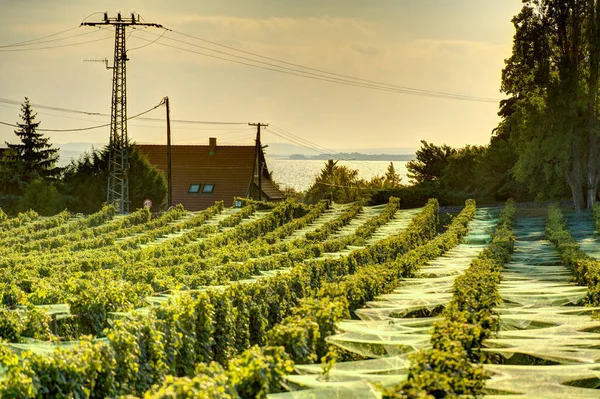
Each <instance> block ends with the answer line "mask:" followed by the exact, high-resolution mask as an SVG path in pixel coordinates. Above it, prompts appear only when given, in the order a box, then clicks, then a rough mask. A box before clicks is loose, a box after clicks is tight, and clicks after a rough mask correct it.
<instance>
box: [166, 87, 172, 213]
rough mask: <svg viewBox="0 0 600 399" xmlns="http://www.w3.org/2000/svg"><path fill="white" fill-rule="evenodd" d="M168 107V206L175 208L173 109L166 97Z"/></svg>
mask: <svg viewBox="0 0 600 399" xmlns="http://www.w3.org/2000/svg"><path fill="white" fill-rule="evenodd" d="M165 105H166V107H167V206H168V207H169V208H170V207H172V206H173V176H172V163H171V159H172V158H171V109H170V108H169V97H165Z"/></svg>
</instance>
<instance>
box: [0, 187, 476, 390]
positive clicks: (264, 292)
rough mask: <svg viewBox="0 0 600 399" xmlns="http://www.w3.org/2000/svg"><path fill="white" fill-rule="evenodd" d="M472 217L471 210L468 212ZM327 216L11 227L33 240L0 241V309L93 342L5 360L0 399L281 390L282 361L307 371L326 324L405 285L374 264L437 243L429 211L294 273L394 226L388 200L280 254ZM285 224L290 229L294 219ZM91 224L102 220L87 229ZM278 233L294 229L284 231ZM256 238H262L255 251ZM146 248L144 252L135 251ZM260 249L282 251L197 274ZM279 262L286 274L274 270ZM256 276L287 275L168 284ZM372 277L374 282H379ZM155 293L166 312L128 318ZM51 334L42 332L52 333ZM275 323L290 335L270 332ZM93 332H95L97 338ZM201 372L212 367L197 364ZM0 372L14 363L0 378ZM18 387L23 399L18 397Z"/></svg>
mask: <svg viewBox="0 0 600 399" xmlns="http://www.w3.org/2000/svg"><path fill="white" fill-rule="evenodd" d="M471 205H472V207H471V208H472V210H474V204H471ZM327 206H328V204H327V203H326V202H323V203H320V204H318V205H316V206H315V207H314V208H309V209H305V208H303V207H298V206H297V205H295V204H294V203H293V202H291V201H288V202H284V203H281V204H278V205H277V206H275V207H274V208H273V209H272V211H271V212H270V213H269V214H267V215H265V216H263V217H261V218H260V219H257V220H256V221H253V222H249V223H245V224H238V225H236V226H235V227H233V228H228V229H227V230H226V231H222V232H219V233H218V234H216V233H217V232H218V227H217V226H216V225H215V224H216V223H215V224H210V225H207V224H206V223H205V222H206V221H207V220H208V218H210V217H211V215H216V214H218V213H219V212H220V210H221V209H222V204H217V205H215V207H214V208H212V209H209V210H207V211H205V212H203V213H200V214H197V215H194V216H193V217H192V218H187V217H185V218H183V217H184V216H187V214H186V212H185V211H184V210H183V209H181V208H174V209H172V210H170V211H169V212H167V213H165V214H163V215H161V216H159V217H157V218H155V219H152V220H150V219H149V213H148V211H147V210H142V211H139V212H136V213H134V214H132V215H129V216H127V217H124V218H119V219H117V220H110V218H111V217H112V215H114V208H111V207H105V208H104V209H103V210H102V211H100V213H98V214H96V215H93V216H92V217H89V218H82V219H77V220H74V221H71V222H69V223H66V222H65V221H66V220H68V219H66V216H65V215H62V216H60V217H58V216H57V217H54V218H53V219H46V220H44V221H43V224H42V225H41V226H47V227H49V229H47V230H46V229H43V228H42V229H40V230H39V231H38V230H37V229H36V228H35V227H33V226H34V225H35V223H33V224H27V223H26V224H23V225H21V224H18V223H16V222H15V226H17V228H18V229H21V228H22V230H19V231H21V232H22V233H23V234H26V235H27V236H29V237H36V239H33V240H31V239H27V240H25V241H23V242H21V241H20V239H17V238H14V237H10V234H9V232H10V230H7V232H6V234H3V230H2V229H0V241H1V242H3V243H4V242H11V243H13V242H14V244H15V245H13V246H12V247H11V250H16V251H17V252H19V251H23V254H22V255H23V257H18V256H15V257H12V256H8V255H9V254H8V253H3V256H6V257H5V258H2V259H1V260H0V262H4V263H3V265H4V267H5V268H7V269H6V270H10V273H2V274H0V284H3V285H2V286H1V289H0V292H2V295H3V300H5V302H6V303H8V302H10V303H11V304H12V305H14V304H16V303H26V302H27V301H34V300H35V301H36V302H39V303H50V304H52V303H64V302H67V303H69V304H70V305H71V315H70V317H65V318H64V319H61V320H63V321H61V322H60V323H61V324H60V326H59V328H58V331H67V330H69V328H70V327H73V332H72V334H71V335H72V336H74V337H77V338H82V337H81V334H82V333H88V332H91V333H94V334H95V335H97V336H103V335H104V336H105V338H103V339H101V340H98V341H97V342H87V341H86V340H85V339H84V342H82V343H81V345H76V346H75V348H73V349H71V350H64V351H56V352H53V353H51V354H48V355H45V356H44V357H38V356H33V355H31V356H30V355H27V356H25V357H24V359H23V360H21V361H17V362H16V363H14V360H13V359H12V358H11V357H10V356H5V357H3V358H2V359H1V360H2V362H3V366H2V367H3V370H4V369H6V370H7V372H6V373H7V374H6V375H8V376H9V377H8V378H7V379H6V380H0V396H2V397H10V396H9V395H11V394H13V393H16V392H18V393H19V395H21V396H20V397H81V398H88V397H90V398H91V397H94V398H100V397H118V396H120V395H137V396H143V395H145V396H146V397H148V398H150V397H154V396H152V395H154V394H156V395H167V396H157V397H174V396H173V395H189V394H190V392H194V389H197V387H198V386H200V385H206V387H207V388H206V390H205V391H204V392H205V393H206V397H227V395H229V396H231V397H262V396H264V395H266V394H267V393H268V392H274V391H277V390H279V389H280V386H281V382H282V378H283V376H284V375H285V374H288V373H290V372H291V371H292V369H291V365H292V363H290V361H289V357H296V358H305V359H307V360H310V361H316V360H318V356H323V355H326V354H327V353H328V350H329V348H328V347H327V345H326V344H325V338H326V337H327V336H328V335H330V334H332V333H333V332H335V324H336V321H338V320H340V319H342V318H345V317H348V316H349V313H348V310H349V307H350V306H359V305H361V303H363V302H364V301H367V300H370V299H372V298H373V296H375V295H378V294H379V293H382V292H385V290H388V289H390V288H391V285H392V284H393V283H394V281H395V280H394V277H393V276H394V275H396V276H400V275H404V273H405V272H404V270H403V269H402V268H403V267H404V266H403V265H402V266H401V265H400V263H398V267H397V268H395V269H392V270H393V271H391V272H390V273H389V274H388V273H383V272H384V271H385V270H386V269H387V267H381V266H379V265H376V264H375V263H378V262H385V263H386V264H395V261H396V259H397V257H398V256H400V257H402V256H403V255H405V254H408V253H410V252H411V251H412V250H413V249H415V248H417V247H418V246H420V245H423V244H425V243H427V242H429V241H430V240H431V239H432V238H433V237H434V236H435V234H436V225H437V223H438V204H437V201H435V200H432V201H430V202H429V204H428V205H427V206H426V207H425V208H424V209H423V211H422V212H421V213H420V214H419V215H418V216H417V217H415V218H414V220H413V221H412V222H411V223H410V225H409V226H408V227H407V228H406V229H405V230H403V231H401V232H400V233H399V234H397V235H392V236H390V237H389V238H388V239H385V240H381V241H380V242H378V243H376V244H373V245H370V246H366V247H364V248H361V249H356V250H354V251H352V252H351V253H350V255H348V256H344V257H340V258H337V259H333V258H332V259H312V260H309V261H307V262H305V259H307V258H310V257H314V256H315V253H316V252H318V251H321V253H322V251H323V248H324V247H326V246H327V247H329V246H331V247H335V248H339V247H340V246H341V248H344V246H345V245H348V244H350V243H364V241H365V240H366V239H368V238H369V237H370V236H371V235H372V234H373V233H374V232H375V231H376V229H377V227H379V226H381V225H383V224H385V223H387V222H388V221H390V220H391V219H392V218H393V217H394V215H395V212H396V211H397V210H398V207H399V201H398V200H397V199H395V198H394V199H391V200H390V202H389V204H388V206H386V208H384V210H383V211H382V212H381V213H380V214H379V215H378V216H377V217H374V218H371V219H369V220H367V221H366V222H365V223H363V224H362V225H361V226H359V227H358V228H357V229H356V230H355V233H354V234H351V235H349V236H346V237H342V238H336V239H333V240H328V244H327V245H325V244H324V243H323V242H321V241H314V242H313V241H309V240H307V239H304V240H302V241H299V242H298V247H293V246H289V245H291V244H290V243H288V242H281V239H282V238H283V237H285V236H287V235H289V234H290V233H291V232H292V231H294V230H295V229H297V228H301V227H303V226H305V225H306V224H307V223H309V222H310V221H311V220H314V219H315V218H317V217H318V216H319V215H321V214H322V213H323V212H324V211H325V210H326V209H327ZM300 208H302V209H301V210H300ZM471 208H470V209H471ZM313 210H314V212H313ZM360 211H361V207H360V205H353V206H350V207H349V209H348V212H347V213H345V214H343V215H341V216H340V218H343V223H342V219H339V220H337V221H335V222H333V221H332V223H330V224H327V227H326V228H325V229H324V230H322V231H320V232H319V233H318V235H317V236H315V237H313V239H314V240H320V239H325V238H326V237H327V236H328V235H329V234H331V233H332V232H335V231H337V230H338V229H339V228H340V226H342V225H344V223H346V224H347V223H349V222H350V221H351V220H353V217H355V216H356V215H357V214H358V213H359V212H360ZM295 216H298V217H297V218H295V219H294V217H295ZM182 218H183V219H182ZM8 220H11V219H7V221H8ZM103 220H105V221H108V222H106V223H104V224H102V225H100V226H98V225H97V224H98V223H100V222H101V221H103ZM0 223H1V222H0ZM40 223H41V222H40ZM288 223H291V224H292V225H293V226H294V227H293V228H292V227H288V226H287V224H288ZM11 226H12V224H11ZM18 226H21V227H18ZM73 226H76V227H73ZM171 232H181V234H182V236H181V237H177V238H172V239H170V240H167V241H164V242H161V243H158V242H154V240H155V239H156V237H158V236H160V234H170V233H171ZM200 232H204V233H202V234H205V233H206V234H208V233H207V232H211V233H212V234H214V235H211V236H209V237H205V236H204V237H205V238H204V239H203V240H199V241H194V240H193V239H192V238H193V237H196V234H198V235H199V236H201V235H200V234H201V233H200ZM62 234H64V235H62ZM188 234H189V235H188ZM265 236H268V237H269V238H268V240H266V239H263V237H265ZM127 237H129V238H127ZM59 238H60V240H59ZM4 240H6V241H4ZM13 240H14V241H13ZM129 241H131V243H128V242H129ZM149 242H152V243H154V244H155V245H153V246H149V247H147V248H139V247H138V245H140V243H149ZM268 242H273V244H272V245H271V246H273V247H278V248H279V251H281V253H277V256H278V257H277V258H276V259H271V261H269V262H267V261H266V260H264V259H249V260H248V261H247V262H242V263H238V262H232V263H231V264H215V265H211V266H209V267H206V268H205V265H207V264H210V263H208V260H209V259H210V256H208V257H207V256H206V255H211V256H212V255H213V254H214V255H216V256H218V257H219V259H221V256H223V254H224V253H225V254H226V255H228V256H231V253H233V252H234V250H233V249H234V248H238V247H244V246H246V247H244V248H246V249H247V250H249V249H250V248H252V250H253V251H259V250H263V249H264V248H265V247H270V245H269V244H268ZM291 242H293V241H291ZM309 243H310V245H311V246H313V245H314V247H311V248H309V251H308V252H306V251H305V249H304V247H306V246H309V245H308V244H309ZM254 245H256V247H254ZM13 248H14V249H13ZM284 249H291V250H290V251H288V252H285V251H284ZM45 252H48V253H47V254H45ZM30 254H34V255H35V257H36V262H31V258H30V257H29V256H30ZM19 256H21V255H19ZM25 256H27V257H25ZM279 256H281V257H280V258H279ZM288 256H289V257H288ZM280 259H281V260H284V261H285V262H287V263H283V264H282V262H280ZM25 260H27V263H26V262H25ZM163 261H164V262H165V263H162V262H163ZM258 261H260V262H264V263H260V264H259V263H257V262H258ZM203 262H207V263H203ZM259 265H261V266H259ZM263 266H264V267H265V269H263V270H271V269H276V268H280V267H290V270H289V271H288V272H287V273H282V274H278V275H273V276H271V277H266V278H263V279H257V280H256V281H254V282H250V283H246V284H230V285H228V286H227V287H222V288H217V287H215V288H214V289H209V290H204V289H202V291H201V292H200V291H199V290H190V291H189V292H188V293H181V292H180V291H179V290H181V289H185V288H188V287H190V286H193V285H191V284H190V285H186V286H183V285H181V284H180V282H182V281H183V282H186V283H188V282H192V281H194V279H196V278H197V277H198V276H199V275H202V276H203V278H205V279H206V283H207V284H209V285H218V284H220V283H223V282H229V279H230V278H238V277H241V278H245V277H249V276H252V275H256V274H258V273H259V272H260V271H261V269H260V267H263ZM254 267H255V268H254ZM368 271H370V272H368ZM246 273H247V274H246ZM381 273H383V275H384V276H385V278H380V277H379V276H377V274H381ZM355 275H356V277H353V276H355ZM13 281H14V283H13ZM336 284H337V285H338V286H340V287H342V288H343V290H344V291H342V292H340V293H339V295H338V293H337V292H335V291H334V290H333V289H327V288H326V287H334V286H335V285H336ZM155 286H156V287H160V288H161V290H166V289H171V290H172V291H171V292H173V293H177V295H174V296H173V297H172V299H171V300H170V302H168V303H166V304H162V305H157V306H154V307H152V308H151V309H150V310H149V311H148V312H147V314H145V315H144V316H141V315H136V314H135V313H128V312H127V311H128V310H130V309H132V308H135V307H141V306H143V305H146V302H145V301H144V298H145V297H147V296H149V295H151V294H152V287H155ZM122 311H125V312H126V313H118V314H115V315H113V316H112V318H113V319H116V320H113V321H110V322H109V314H110V313H111V312H122ZM42 316H43V315H41V314H39V313H38V314H34V313H31V315H30V316H25V317H26V318H27V317H30V318H31V320H40V324H43V323H45V322H46V321H47V319H45V318H43V317H42ZM42 319H44V320H46V321H43V320H42ZM306 320H310V321H311V322H310V323H306V322H305V321H306ZM282 321H284V323H283V324H280V323H281V322H282ZM55 322H56V320H52V322H51V323H50V324H51V325H52V326H53V327H55V324H54V323H55ZM297 323H300V324H299V325H298V326H297V325H296V324H297ZM25 324H27V323H25ZM278 324H279V325H283V326H284V327H289V328H287V329H286V328H281V329H278V328H277V326H278ZM102 328H106V329H105V330H104V331H101V329H102ZM302 328H304V331H302ZM61 329H62V330H61ZM25 330H27V328H21V327H18V328H17V329H16V332H17V333H20V334H21V336H24V335H23V331H25ZM269 331H271V332H269ZM45 332H47V331H46V329H45V328H43V329H40V330H39V331H32V332H31V333H29V334H30V335H35V334H37V335H38V337H42V336H43V334H44V333H45ZM68 336H69V335H68V334H67V337H68ZM287 337H290V338H289V340H290V342H289V343H290V344H293V345H294V346H293V348H294V349H293V350H291V351H292V352H294V351H295V352H294V353H291V354H285V353H284V349H283V348H282V346H287V345H288V342H286V340H287V339H288V338H287ZM269 340H271V341H272V342H271V343H273V344H276V345H277V347H272V348H262V349H257V348H256V347H253V346H254V345H258V344H259V345H264V344H267V343H270V342H267V341H269ZM292 341H293V342H292ZM1 355H2V353H0V356H1ZM28 356H30V357H28ZM5 358H6V360H4V359H5ZM313 359H314V360H313ZM213 360H217V361H218V362H219V363H220V364H221V365H222V366H223V367H224V369H222V370H221V369H219V368H218V366H214V365H213V366H206V365H199V366H196V365H198V363H209V362H211V361H213ZM10 362H13V363H14V364H13V363H11V364H12V365H11V366H10V367H9V366H7V363H10ZM195 373H197V374H198V375H195ZM169 375H171V376H172V377H168V376H169ZM176 376H177V377H179V378H176ZM27 381H29V384H30V385H31V386H32V388H31V391H24V389H25V388H24V387H26V382H27ZM61 395H62V396H61ZM168 395H171V396H168ZM209 395H213V396H209ZM218 395H221V396H218ZM18 397H19V396H18Z"/></svg>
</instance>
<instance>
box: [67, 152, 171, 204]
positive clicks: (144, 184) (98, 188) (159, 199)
mask: <svg viewBox="0 0 600 399" xmlns="http://www.w3.org/2000/svg"><path fill="white" fill-rule="evenodd" d="M108 155H109V152H108V147H105V148H104V149H102V150H101V151H99V150H92V152H91V153H86V154H84V155H82V156H81V157H80V158H79V159H78V160H76V161H72V162H71V164H70V165H69V166H68V167H67V168H66V170H65V173H64V178H63V185H62V191H63V193H64V194H65V195H66V197H67V203H68V205H69V209H70V210H72V211H74V212H81V213H93V212H95V211H97V210H98V209H100V207H101V206H102V204H103V203H105V202H106V190H107V180H108ZM166 195H167V182H166V179H165V177H164V175H163V174H162V172H161V171H160V170H158V169H157V168H156V167H154V166H153V165H151V164H150V162H149V161H148V159H147V158H146V156H144V154H142V153H140V151H139V149H138V147H137V146H135V145H130V147H129V199H130V201H131V205H130V206H131V209H132V210H133V209H136V208H141V207H142V206H143V201H144V199H146V198H150V199H151V200H152V203H153V205H152V210H153V211H157V210H158V209H160V208H161V206H163V205H164V203H165V198H166Z"/></svg>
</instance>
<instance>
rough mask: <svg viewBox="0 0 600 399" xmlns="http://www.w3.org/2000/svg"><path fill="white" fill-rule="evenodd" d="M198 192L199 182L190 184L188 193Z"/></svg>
mask: <svg viewBox="0 0 600 399" xmlns="http://www.w3.org/2000/svg"><path fill="white" fill-rule="evenodd" d="M199 192H200V184H190V189H189V190H188V193H190V194H198V193H199Z"/></svg>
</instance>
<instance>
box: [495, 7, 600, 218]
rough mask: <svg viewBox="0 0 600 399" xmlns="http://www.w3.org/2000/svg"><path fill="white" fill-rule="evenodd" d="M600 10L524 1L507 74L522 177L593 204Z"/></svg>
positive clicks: (544, 192) (598, 157)
mask: <svg viewBox="0 0 600 399" xmlns="http://www.w3.org/2000/svg"><path fill="white" fill-rule="evenodd" d="M599 16H600V4H599V2H598V1H595V0H590V1H587V0H586V1H583V0H568V1H565V0H524V1H523V7H522V10H521V12H520V13H519V14H518V15H516V16H515V17H514V18H513V20H512V22H513V24H514V26H515V30H516V33H515V36H514V41H513V52H512V56H511V57H510V58H509V59H507V60H506V66H505V68H504V70H503V72H502V91H503V92H505V93H506V94H508V95H510V96H511V101H510V102H506V103H504V105H505V106H506V108H507V111H508V112H503V113H502V114H501V116H503V118H504V121H503V123H505V122H506V123H509V124H510V125H511V128H510V141H511V142H512V144H513V145H514V148H515V149H516V154H517V155H518V160H517V163H516V165H515V167H514V172H515V176H516V178H517V179H518V180H519V181H520V182H522V183H524V184H526V185H527V186H528V187H529V189H530V190H531V191H532V192H535V193H536V194H537V193H539V194H541V195H540V196H543V197H545V198H556V199H558V198H560V197H561V196H562V195H563V193H564V191H565V189H566V190H568V191H570V193H571V198H572V200H573V203H574V205H575V207H576V208H577V209H588V210H591V209H592V206H593V204H594V202H595V200H596V196H597V192H598V184H599V179H598V176H599V174H600V150H599V148H600V139H599V134H598V133H599V128H600V124H599V118H598V112H597V109H598V104H599V97H598V89H599V87H600V40H599V39H600V24H599V23H598V21H599V20H600V17H599ZM501 111H504V110H501Z"/></svg>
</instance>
